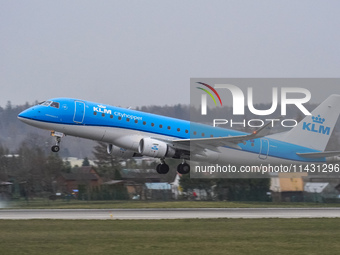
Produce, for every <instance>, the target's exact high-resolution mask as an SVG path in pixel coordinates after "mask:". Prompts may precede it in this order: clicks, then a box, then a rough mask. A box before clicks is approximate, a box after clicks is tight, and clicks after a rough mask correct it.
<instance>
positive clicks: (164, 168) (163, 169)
mask: <svg viewBox="0 0 340 255" xmlns="http://www.w3.org/2000/svg"><path fill="white" fill-rule="evenodd" d="M156 171H157V173H159V174H167V173H168V172H169V165H168V164H166V163H165V161H164V159H162V158H161V163H160V164H158V165H157V167H156Z"/></svg>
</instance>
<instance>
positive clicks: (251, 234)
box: [0, 219, 340, 255]
mask: <svg viewBox="0 0 340 255" xmlns="http://www.w3.org/2000/svg"><path fill="white" fill-rule="evenodd" d="M339 225H340V219H209V220H203V219H202V220H199V219H192V220H138V221H135V220H123V221H119V220H106V221H92V220H91V221H86V220H21V221H17V220H1V221H0V240H1V242H0V253H1V254H16V255H17V254H289V255H294V254H339V250H340V242H339V237H340V228H339Z"/></svg>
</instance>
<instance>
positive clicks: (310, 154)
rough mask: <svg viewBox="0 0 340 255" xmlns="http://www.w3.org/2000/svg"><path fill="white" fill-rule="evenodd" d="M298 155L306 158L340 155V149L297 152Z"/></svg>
mask: <svg viewBox="0 0 340 255" xmlns="http://www.w3.org/2000/svg"><path fill="white" fill-rule="evenodd" d="M296 155H298V156H300V157H304V158H327V157H334V156H340V151H324V152H308V153H298V152H297V153H296Z"/></svg>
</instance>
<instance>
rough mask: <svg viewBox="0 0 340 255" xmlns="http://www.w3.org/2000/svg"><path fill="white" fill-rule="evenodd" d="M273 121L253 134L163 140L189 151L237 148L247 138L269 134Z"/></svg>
mask: <svg viewBox="0 0 340 255" xmlns="http://www.w3.org/2000/svg"><path fill="white" fill-rule="evenodd" d="M270 124H271V122H269V123H267V124H266V125H264V126H263V127H261V128H260V129H258V130H256V131H254V132H253V133H251V134H247V135H239V136H227V137H209V138H195V139H190V138H189V139H177V140H162V141H165V142H167V143H169V144H171V145H172V146H173V147H174V148H177V149H182V150H187V151H196V152H198V151H200V150H205V149H208V150H212V151H216V152H219V150H218V147H221V146H228V147H232V148H236V149H241V147H240V146H238V143H242V142H244V141H247V140H251V139H256V138H261V137H264V136H266V135H268V134H269V131H270V128H271V126H270ZM156 139H158V140H161V139H159V138H156Z"/></svg>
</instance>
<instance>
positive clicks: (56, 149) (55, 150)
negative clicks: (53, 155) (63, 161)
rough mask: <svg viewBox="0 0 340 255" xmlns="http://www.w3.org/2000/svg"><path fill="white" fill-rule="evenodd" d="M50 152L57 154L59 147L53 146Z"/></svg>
mask: <svg viewBox="0 0 340 255" xmlns="http://www.w3.org/2000/svg"><path fill="white" fill-rule="evenodd" d="M51 150H52V151H53V152H58V151H59V150H60V147H59V146H58V145H54V146H52V148H51Z"/></svg>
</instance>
